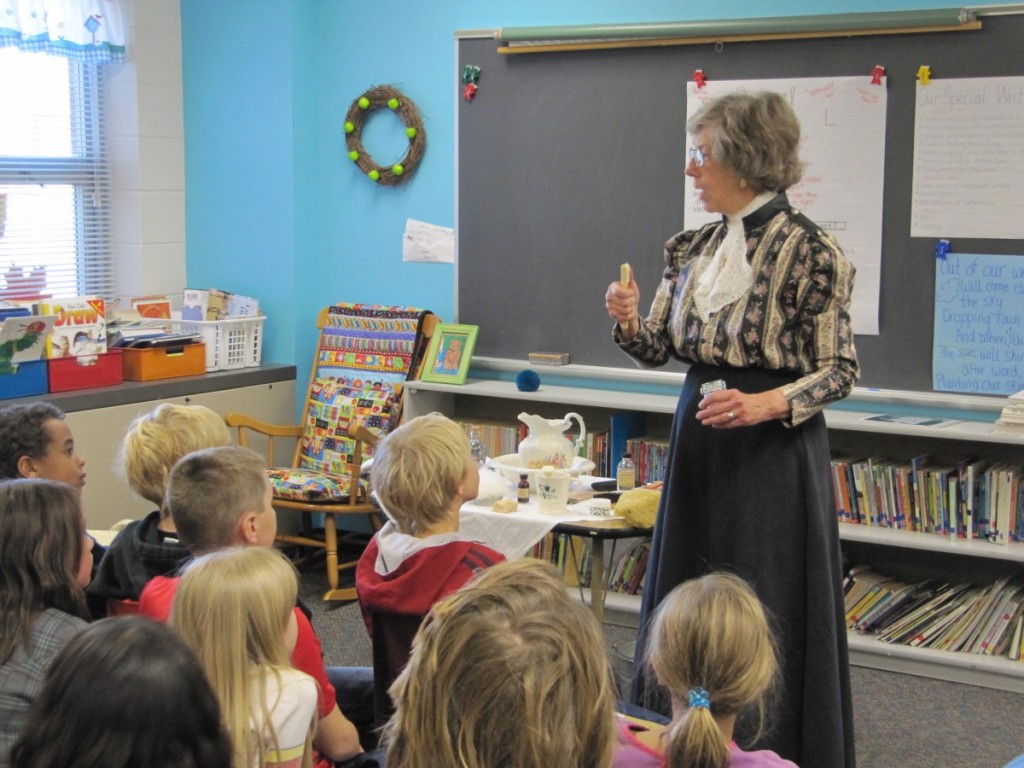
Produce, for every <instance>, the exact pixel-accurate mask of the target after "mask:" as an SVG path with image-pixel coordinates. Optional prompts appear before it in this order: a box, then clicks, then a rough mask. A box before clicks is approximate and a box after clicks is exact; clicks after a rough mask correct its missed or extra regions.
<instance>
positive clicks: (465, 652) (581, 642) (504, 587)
mask: <svg viewBox="0 0 1024 768" xmlns="http://www.w3.org/2000/svg"><path fill="white" fill-rule="evenodd" d="M391 694H392V697H393V698H394V700H395V713H394V716H393V717H392V718H391V720H390V721H389V722H388V724H387V726H386V728H385V730H384V743H385V745H386V749H387V765H388V767H389V768H421V767H422V766H427V765H429V766H432V767H433V768H504V767H505V766H544V768H605V767H606V766H608V765H609V762H610V760H611V756H612V748H613V745H614V742H615V724H614V718H613V702H614V694H613V690H612V680H611V673H610V670H609V668H608V660H607V657H606V655H605V646H604V640H603V638H602V635H601V628H600V626H599V625H598V623H597V620H596V619H595V618H594V616H593V614H592V613H591V612H590V611H589V610H587V609H586V608H585V607H584V606H582V605H581V604H580V603H578V602H576V601H574V600H572V599H571V598H570V597H569V596H568V595H567V594H566V590H565V585H564V583H563V582H562V579H561V575H560V574H559V573H558V572H557V571H556V570H555V569H554V568H553V567H552V566H551V565H549V564H546V563H543V562H541V561H539V560H533V559H529V558H528V559H523V560H517V561H514V562H510V563H500V564H498V565H495V566H494V567H493V568H489V569H487V570H486V571H483V572H482V573H481V574H480V575H479V576H478V577H477V578H476V579H474V580H473V581H471V582H470V583H469V584H467V585H466V586H464V587H463V588H462V589H461V590H459V591H458V592H456V593H454V594H452V595H449V596H448V597H445V598H443V599H442V600H441V601H439V602H438V603H437V604H435V605H434V607H433V608H432V609H431V611H430V613H429V614H428V615H427V618H426V619H425V621H424V622H423V625H422V626H421V627H420V630H419V632H418V633H417V635H416V639H415V640H414V642H413V652H412V656H411V658H410V660H409V664H408V665H407V666H406V668H405V670H404V671H403V672H402V674H401V675H400V676H399V677H398V679H397V680H396V681H395V683H394V685H393V686H392V688H391Z"/></svg>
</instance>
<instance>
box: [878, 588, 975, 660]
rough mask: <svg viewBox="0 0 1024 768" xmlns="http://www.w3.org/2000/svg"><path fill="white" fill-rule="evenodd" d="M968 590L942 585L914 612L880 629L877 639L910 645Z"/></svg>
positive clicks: (952, 607)
mask: <svg viewBox="0 0 1024 768" xmlns="http://www.w3.org/2000/svg"><path fill="white" fill-rule="evenodd" d="M969 589H970V585H967V584H943V585H941V586H940V587H939V588H937V589H936V590H935V592H934V594H933V595H931V596H930V597H929V598H928V599H927V600H925V601H922V602H921V603H919V604H918V605H917V607H916V608H914V610H912V611H909V612H908V613H906V614H905V615H904V616H902V617H901V618H900V619H898V620H897V621H895V622H893V623H892V624H889V625H887V626H885V627H882V628H881V629H880V630H879V633H878V635H877V637H878V639H879V640H881V641H882V642H886V643H896V644H899V645H910V643H911V641H913V639H914V638H915V637H917V636H919V635H920V634H921V633H923V632H926V631H927V629H928V627H929V626H931V625H932V624H933V623H935V622H937V621H941V620H942V619H943V617H944V616H945V615H946V614H947V613H948V612H949V611H950V610H952V609H954V608H955V607H956V606H957V605H958V604H959V602H960V600H961V599H962V597H963V595H964V593H966V592H967V591H968V590H969Z"/></svg>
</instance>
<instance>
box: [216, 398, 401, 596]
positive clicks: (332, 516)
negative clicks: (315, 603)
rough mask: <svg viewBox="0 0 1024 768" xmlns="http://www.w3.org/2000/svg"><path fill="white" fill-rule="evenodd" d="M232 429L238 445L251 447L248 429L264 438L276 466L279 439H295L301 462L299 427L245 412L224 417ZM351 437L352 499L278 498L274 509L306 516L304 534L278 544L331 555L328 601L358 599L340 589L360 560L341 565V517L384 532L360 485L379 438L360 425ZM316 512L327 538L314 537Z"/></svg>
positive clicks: (295, 456)
mask: <svg viewBox="0 0 1024 768" xmlns="http://www.w3.org/2000/svg"><path fill="white" fill-rule="evenodd" d="M224 419H225V421H226V422H227V423H228V426H229V427H234V428H235V429H236V430H237V433H238V444H239V445H241V446H246V447H248V445H249V440H248V430H252V431H253V432H255V433H258V434H260V435H262V436H263V437H264V438H265V439H266V442H267V457H268V465H267V466H272V465H273V456H274V441H275V438H284V439H289V440H290V439H295V440H296V443H295V450H294V453H293V455H292V464H291V465H292V466H297V465H298V463H299V451H300V445H299V443H298V439H299V438H301V437H302V434H303V427H302V426H299V425H294V426H292V425H281V424H269V423H267V422H265V421H260V420H259V419H254V418H253V417H251V416H247V415H245V414H244V413H229V414H228V415H227V416H225V417H224ZM349 436H350V437H351V438H353V439H354V440H355V441H356V448H355V451H354V453H353V455H352V462H351V464H350V465H349V466H348V474H349V478H350V481H351V488H352V489H353V492H351V493H349V496H348V499H347V500H345V501H342V502H340V503H329V502H318V501H311V502H302V501H295V500H292V499H281V498H277V497H275V498H274V509H290V510H294V511H297V512H300V513H303V520H302V532H301V533H299V534H287V533H279V534H277V537H276V538H277V541H279V542H282V543H284V544H292V545H297V546H300V547H309V548H313V549H315V550H323V551H324V552H325V553H326V555H327V592H326V593H325V594H324V600H355V599H356V597H357V595H356V590H355V587H347V588H345V589H339V588H338V581H339V579H338V574H339V573H340V572H341V571H346V570H351V569H353V568H355V567H356V564H357V563H358V559H357V560H348V561H345V562H340V563H339V562H338V541H339V536H338V525H337V520H336V517H337V516H338V515H356V516H363V517H364V518H365V519H366V520H367V522H368V523H369V525H370V529H371V530H372V531H377V530H379V529H380V527H381V524H382V521H381V518H380V514H379V511H378V509H377V507H375V506H374V505H373V503H372V502H371V501H370V500H369V491H368V489H366V487H365V485H363V486H362V487H361V485H360V482H359V473H360V468H361V466H362V463H363V456H364V453H365V450H366V446H374V445H376V444H377V436H376V435H375V434H373V433H372V432H371V431H370V430H368V429H366V428H365V427H363V426H361V425H357V426H356V427H354V428H353V429H352V430H351V431H350V432H349ZM313 513H317V514H322V515H323V516H324V537H323V539H320V538H316V537H314V536H313V534H312V530H311V529H312V525H311V522H310V521H311V515H312V514H313ZM350 539H351V537H350V536H349V537H346V536H342V537H341V540H342V541H346V540H350Z"/></svg>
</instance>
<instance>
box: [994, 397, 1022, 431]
mask: <svg viewBox="0 0 1024 768" xmlns="http://www.w3.org/2000/svg"><path fill="white" fill-rule="evenodd" d="M992 434H994V435H1024V391H1021V392H1015V393H1014V394H1012V395H1010V396H1009V397H1007V398H1006V404H1005V405H1004V406H1003V409H1002V411H1001V412H1000V413H999V418H998V419H996V423H995V425H993V427H992Z"/></svg>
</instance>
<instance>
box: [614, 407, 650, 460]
mask: <svg viewBox="0 0 1024 768" xmlns="http://www.w3.org/2000/svg"><path fill="white" fill-rule="evenodd" d="M646 430H647V417H646V415H645V414H643V413H640V412H639V411H622V412H620V413H613V414H612V415H611V416H609V417H608V466H609V467H617V466H618V465H619V461H621V460H622V454H624V453H625V452H626V451H627V450H628V449H627V447H626V444H627V442H628V441H629V439H630V438H631V437H637V436H639V435H642V434H643V433H644V432H645V431H646Z"/></svg>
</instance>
